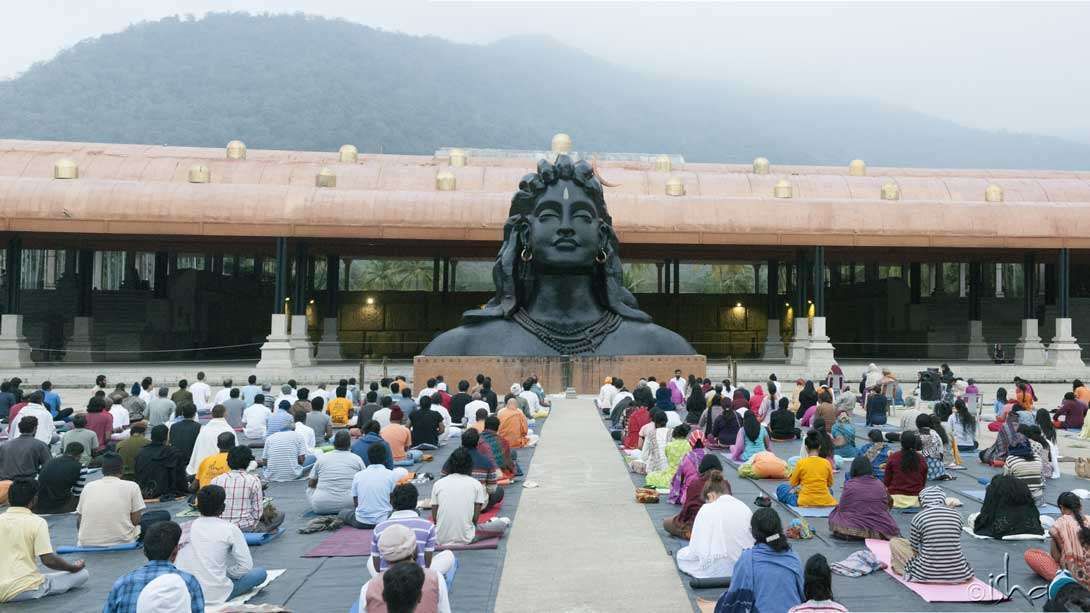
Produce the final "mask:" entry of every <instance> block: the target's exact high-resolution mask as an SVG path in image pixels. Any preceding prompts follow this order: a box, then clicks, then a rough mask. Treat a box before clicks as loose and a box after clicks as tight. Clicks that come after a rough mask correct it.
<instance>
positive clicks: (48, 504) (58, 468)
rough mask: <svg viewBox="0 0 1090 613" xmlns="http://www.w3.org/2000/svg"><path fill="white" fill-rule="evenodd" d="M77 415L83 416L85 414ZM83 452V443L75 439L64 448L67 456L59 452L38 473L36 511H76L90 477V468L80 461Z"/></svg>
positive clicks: (42, 513)
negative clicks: (87, 479) (88, 475)
mask: <svg viewBox="0 0 1090 613" xmlns="http://www.w3.org/2000/svg"><path fill="white" fill-rule="evenodd" d="M76 417H82V415H77V416H76ZM83 451H84V449H83V445H81V444H79V443H77V442H74V441H73V442H71V443H68V446H67V447H65V448H64V455H59V456H57V457H55V458H53V459H52V460H50V461H48V462H46V463H45V466H43V467H42V472H41V474H39V475H38V497H37V502H36V503H35V505H34V512H35V513H38V514H39V515H44V514H47V513H71V512H72V511H75V510H76V505H78V504H79V497H80V494H81V493H82V491H83V484H84V481H85V480H86V478H87V469H86V468H84V467H83V465H82V464H80V463H79V458H80V456H81V455H82V454H83Z"/></svg>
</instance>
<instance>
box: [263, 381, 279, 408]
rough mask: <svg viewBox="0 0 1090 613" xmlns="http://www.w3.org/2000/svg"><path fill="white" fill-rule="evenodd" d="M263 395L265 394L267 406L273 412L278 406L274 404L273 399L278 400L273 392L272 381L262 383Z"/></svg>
mask: <svg viewBox="0 0 1090 613" xmlns="http://www.w3.org/2000/svg"><path fill="white" fill-rule="evenodd" d="M261 395H262V396H264V402H265V407H266V408H267V409H269V411H270V412H272V410H273V407H274V406H276V405H274V404H273V401H274V400H276V396H274V395H273V393H272V384H271V383H262V384H261Z"/></svg>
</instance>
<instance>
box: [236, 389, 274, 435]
mask: <svg viewBox="0 0 1090 613" xmlns="http://www.w3.org/2000/svg"><path fill="white" fill-rule="evenodd" d="M270 415H272V411H270V410H269V407H267V406H265V395H264V394H257V395H256V396H254V403H253V404H251V405H250V406H248V407H246V410H245V411H243V412H242V426H243V428H242V433H243V434H245V435H246V438H249V439H263V438H265V424H266V422H268V421H269V416H270Z"/></svg>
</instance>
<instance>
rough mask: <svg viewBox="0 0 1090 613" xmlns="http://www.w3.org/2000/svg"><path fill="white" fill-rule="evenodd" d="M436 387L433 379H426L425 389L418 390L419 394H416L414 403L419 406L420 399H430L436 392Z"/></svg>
mask: <svg viewBox="0 0 1090 613" xmlns="http://www.w3.org/2000/svg"><path fill="white" fill-rule="evenodd" d="M436 385H437V383H436V381H435V379H428V383H427V387H425V388H424V389H422V390H420V393H419V394H417V396H416V403H417V404H420V399H421V398H423V397H424V396H427V397H428V398H431V397H432V396H434V395H435V391H436V390H435V386H436Z"/></svg>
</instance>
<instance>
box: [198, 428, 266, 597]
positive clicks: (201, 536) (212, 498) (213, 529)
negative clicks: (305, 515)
mask: <svg viewBox="0 0 1090 613" xmlns="http://www.w3.org/2000/svg"><path fill="white" fill-rule="evenodd" d="M247 449H248V448H247ZM226 499H227V494H226V493H225V492H224V491H223V488H222V487H220V486H218V485H215V484H212V485H208V486H205V487H203V488H201V491H200V492H197V509H198V510H200V513H201V516H200V517H198V518H197V519H195V520H193V522H192V523H191V524H190V526H189V530H188V531H187V533H186V535H185V537H183V539H182V546H181V550H180V551H179V552H178V557H177V566H178V568H180V569H181V570H184V571H185V572H187V573H191V574H192V575H193V576H194V577H196V578H197V581H199V582H200V584H201V589H203V590H204V599H205V602H207V603H208V604H220V603H223V602H226V601H228V600H230V599H232V598H234V597H235V596H240V595H242V594H245V593H246V592H249V591H250V590H252V589H254V588H255V587H257V586H259V585H261V584H262V583H264V582H265V578H266V576H267V573H266V571H265V569H264V568H261V567H254V560H253V558H252V557H251V556H250V546H249V545H247V544H246V538H245V537H244V536H243V535H242V530H240V529H239V527H238V526H236V525H235V524H233V523H231V522H229V521H227V520H225V519H223V518H222V517H220V516H221V515H222V514H223V511H224V508H225V506H226Z"/></svg>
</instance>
